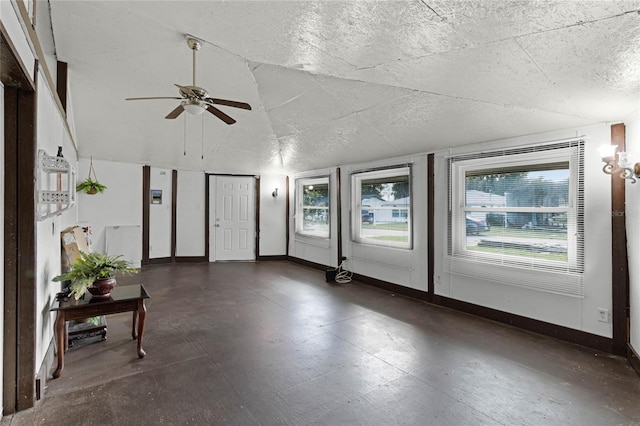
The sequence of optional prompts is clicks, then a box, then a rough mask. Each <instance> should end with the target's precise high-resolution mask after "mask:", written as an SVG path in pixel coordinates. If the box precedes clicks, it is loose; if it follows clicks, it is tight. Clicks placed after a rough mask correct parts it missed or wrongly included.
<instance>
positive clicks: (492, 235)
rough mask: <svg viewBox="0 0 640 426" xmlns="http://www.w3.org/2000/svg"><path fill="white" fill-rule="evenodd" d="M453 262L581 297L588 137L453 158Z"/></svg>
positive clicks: (454, 268)
mask: <svg viewBox="0 0 640 426" xmlns="http://www.w3.org/2000/svg"><path fill="white" fill-rule="evenodd" d="M449 171H450V186H449V229H448V235H449V241H448V252H449V256H448V259H447V262H448V265H447V266H448V268H449V270H450V271H451V272H453V273H458V274H462V275H469V276H475V277H482V278H487V279H491V280H494V281H499V282H504V283H507V284H513V285H518V286H524V287H530V288H536V289H540V290H546V291H551V292H557V293H562V294H568V295H574V296H582V294H583V287H582V273H583V269H584V260H583V258H584V240H583V228H584V223H583V186H584V184H583V180H584V179H583V141H581V140H579V141H568V142H562V143H554V144H550V145H539V146H535V147H530V148H521V149H513V150H502V151H496V152H489V153H480V154H471V155H465V156H457V157H451V158H450V159H449Z"/></svg>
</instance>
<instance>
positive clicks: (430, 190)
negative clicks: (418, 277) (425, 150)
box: [427, 154, 435, 302]
mask: <svg viewBox="0 0 640 426" xmlns="http://www.w3.org/2000/svg"><path fill="white" fill-rule="evenodd" d="M434 169H435V155H434V154H429V155H428V156H427V292H428V294H427V301H428V302H433V294H434V292H435V284H434V282H433V280H434V275H435V269H434V253H433V251H434V248H435V239H434V235H433V233H434V230H435V221H434V214H435V206H434V199H435V170H434Z"/></svg>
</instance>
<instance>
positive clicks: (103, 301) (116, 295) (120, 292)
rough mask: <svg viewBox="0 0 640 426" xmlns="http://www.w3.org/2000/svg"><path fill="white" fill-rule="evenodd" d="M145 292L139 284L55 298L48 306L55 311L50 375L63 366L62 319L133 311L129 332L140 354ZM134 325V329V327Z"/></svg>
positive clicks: (65, 339)
mask: <svg viewBox="0 0 640 426" xmlns="http://www.w3.org/2000/svg"><path fill="white" fill-rule="evenodd" d="M148 298H149V294H148V293H147V291H146V290H145V288H144V286H143V285H142V284H136V285H127V286H118V287H116V288H114V289H113V291H112V292H111V296H110V297H107V298H104V297H103V298H100V297H93V296H91V295H90V294H89V293H88V292H87V293H86V294H85V296H84V298H83V299H80V300H75V299H73V298H70V299H64V300H61V301H59V302H58V306H56V307H54V308H51V310H52V311H56V312H57V316H56V322H55V334H56V336H55V337H56V349H57V351H58V366H57V368H56V370H55V371H54V372H53V377H54V378H58V377H60V376H61V375H62V370H63V369H64V353H65V352H66V350H67V342H68V337H67V331H66V330H67V327H66V322H67V321H70V320H77V319H83V318H90V317H95V316H99V315H110V314H118V313H121V312H133V325H132V329H131V336H132V337H133V339H136V338H137V339H138V346H137V351H138V357H139V358H143V357H144V356H145V355H146V352H145V351H144V350H143V349H142V334H143V332H144V322H145V318H146V316H147V308H146V306H145V305H144V300H145V299H148ZM136 325H137V327H136ZM136 328H137V330H136Z"/></svg>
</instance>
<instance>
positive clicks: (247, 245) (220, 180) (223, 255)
mask: <svg viewBox="0 0 640 426" xmlns="http://www.w3.org/2000/svg"><path fill="white" fill-rule="evenodd" d="M209 184H210V185H209V188H210V194H209V200H210V202H211V208H210V212H211V213H210V214H211V217H210V221H209V223H210V226H211V229H210V232H209V235H210V238H211V239H212V241H210V247H212V248H213V250H212V251H211V254H210V256H209V257H210V258H209V260H210V261H219V260H255V227H256V219H255V215H256V212H255V178H254V177H251V176H215V175H212V176H210V177H209Z"/></svg>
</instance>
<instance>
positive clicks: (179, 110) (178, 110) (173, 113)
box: [165, 105, 184, 119]
mask: <svg viewBox="0 0 640 426" xmlns="http://www.w3.org/2000/svg"><path fill="white" fill-rule="evenodd" d="M182 111H184V107H183V106H182V105H178V106H177V107H176V109H174V110H173V111H171V112H170V113H169V114H168V115H167V116H166V117H165V118H169V119H171V118H176V117H177V116H179V115H180V114H182Z"/></svg>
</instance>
